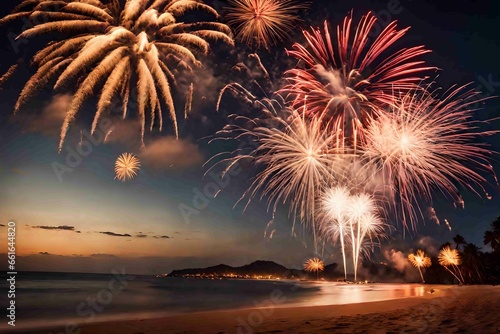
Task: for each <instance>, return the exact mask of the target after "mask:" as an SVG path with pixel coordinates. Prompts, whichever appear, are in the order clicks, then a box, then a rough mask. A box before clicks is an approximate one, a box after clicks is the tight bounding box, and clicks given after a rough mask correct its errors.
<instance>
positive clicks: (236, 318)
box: [16, 285, 500, 334]
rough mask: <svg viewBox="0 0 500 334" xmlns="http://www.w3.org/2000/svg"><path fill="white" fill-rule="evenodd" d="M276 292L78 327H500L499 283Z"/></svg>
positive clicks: (106, 331) (144, 333)
mask: <svg viewBox="0 0 500 334" xmlns="http://www.w3.org/2000/svg"><path fill="white" fill-rule="evenodd" d="M280 297H281V296H279V295H278V294H275V295H274V296H271V297H270V298H269V300H268V301H267V306H268V307H265V306H266V305H264V308H259V309H256V308H253V309H239V310H231V311H215V312H198V313H191V314H185V315H176V316H169V317H162V318H156V319H138V320H129V321H127V320H125V321H123V320H120V321H110V322H102V323H89V324H85V325H81V327H80V326H78V329H81V332H80V333H89V334H90V333H92V334H114V333H120V334H164V333H184V334H187V333H218V334H223V333H227V334H229V333H238V334H251V333H500V286H455V287H450V288H446V289H439V288H436V289H434V288H433V287H432V286H430V285H429V286H426V293H425V294H424V295H423V296H421V297H410V298H401V299H396V300H386V301H378V302H367V303H355V304H347V305H331V306H310V307H283V308H281V307H273V306H272V304H270V302H272V301H273V299H275V300H276V301H279V298H280ZM234 298H237V296H234ZM200 302H202V301H200ZM269 306H270V307H269ZM68 329H69V331H68ZM71 330H74V329H72V328H67V329H66V330H65V329H64V328H62V327H60V328H51V329H49V328H46V329H43V330H32V331H16V332H17V333H34V334H35V333H36V334H42V333H43V334H47V333H49V332H51V333H54V334H56V333H73V332H72V331H71ZM74 333H77V332H76V331H74Z"/></svg>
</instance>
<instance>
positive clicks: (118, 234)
mask: <svg viewBox="0 0 500 334" xmlns="http://www.w3.org/2000/svg"><path fill="white" fill-rule="evenodd" d="M97 233H100V234H105V235H109V236H111V237H132V236H131V235H130V234H128V233H125V234H120V233H115V232H109V231H107V232H97Z"/></svg>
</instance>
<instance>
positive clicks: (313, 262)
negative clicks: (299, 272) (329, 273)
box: [304, 257, 325, 280]
mask: <svg viewBox="0 0 500 334" xmlns="http://www.w3.org/2000/svg"><path fill="white" fill-rule="evenodd" d="M304 269H305V270H306V271H309V272H312V271H315V272H316V280H318V275H319V272H320V271H323V270H325V264H324V263H323V261H321V260H320V259H318V258H317V257H315V258H314V259H309V260H307V261H306V263H304Z"/></svg>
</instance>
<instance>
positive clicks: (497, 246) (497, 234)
mask: <svg viewBox="0 0 500 334" xmlns="http://www.w3.org/2000/svg"><path fill="white" fill-rule="evenodd" d="M483 242H484V244H485V245H489V246H490V247H491V248H493V250H494V251H495V252H496V251H499V250H500V216H499V217H498V218H497V219H496V220H495V221H494V222H492V223H491V231H486V232H484V240H483Z"/></svg>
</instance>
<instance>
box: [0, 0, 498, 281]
mask: <svg viewBox="0 0 500 334" xmlns="http://www.w3.org/2000/svg"><path fill="white" fill-rule="evenodd" d="M14 3H15V2H9V3H8V4H4V6H3V7H2V9H1V10H0V11H1V12H0V14H1V16H4V15H6V14H7V13H9V11H10V10H12V8H13V7H14ZM207 3H208V4H210V5H212V6H214V7H215V8H216V9H217V10H220V9H221V8H222V7H224V2H222V1H207ZM398 3H399V4H398ZM351 9H354V16H355V17H357V18H359V17H360V16H361V15H362V14H365V12H366V11H368V10H372V11H373V12H374V13H376V14H377V16H378V17H379V18H380V19H381V21H386V22H388V21H389V20H391V21H392V20H397V21H398V27H400V28H402V27H407V26H411V29H410V31H409V32H408V33H407V35H406V36H405V37H403V38H402V39H401V40H400V41H399V42H398V44H397V45H398V46H402V47H405V46H408V47H409V46H413V45H420V44H423V45H425V46H426V47H427V48H429V49H431V50H432V51H433V52H432V53H431V54H429V55H427V56H426V60H427V63H428V64H429V65H431V66H436V67H438V68H440V69H441V70H440V71H436V72H435V75H436V76H437V79H436V81H437V83H438V84H439V85H441V86H443V87H444V88H445V89H447V88H449V87H450V86H451V85H453V84H458V85H462V84H466V83H469V82H470V83H471V87H476V88H477V89H478V90H480V91H482V92H483V93H484V96H485V97H486V96H493V95H499V94H500V93H499V92H500V63H499V62H498V59H499V55H500V37H499V36H498V32H497V30H498V29H497V24H498V22H500V20H499V19H500V14H499V13H500V4H499V3H497V4H494V2H493V1H482V2H475V1H470V0H464V1H455V2H453V5H452V6H450V4H449V2H438V1H432V0H426V1H416V0H414V1H410V0H402V1H400V2H398V1H392V0H391V1H389V2H387V1H312V5H311V9H310V10H309V11H308V12H306V13H303V15H302V18H303V20H304V22H305V23H304V26H303V28H307V27H308V26H310V25H312V26H315V27H317V26H321V25H322V22H323V21H324V20H328V21H329V22H330V24H331V25H332V26H334V25H336V24H338V23H340V20H341V19H343V17H344V16H345V15H346V14H347V13H348V12H349V11H350V10H351ZM391 11H392V13H391ZM387 14H389V17H388V15H387ZM1 29H2V31H1V33H0V36H2V37H1V42H0V45H1V47H0V72H1V73H4V72H5V71H7V69H8V68H9V66H10V65H11V64H13V63H15V62H17V61H20V60H21V59H22V60H24V61H22V62H20V64H21V66H20V71H19V72H18V74H17V75H16V76H15V77H14V78H13V79H12V80H11V81H9V82H8V84H7V86H6V87H4V89H3V90H2V91H0V101H1V102H0V107H1V108H0V110H1V113H0V157H1V159H0V224H4V225H5V224H7V222H8V221H9V220H11V219H13V220H15V221H16V223H17V226H18V234H17V247H18V254H17V255H18V260H17V262H18V267H19V269H20V270H44V271H89V272H108V271H109V270H111V269H112V268H121V267H124V266H125V267H126V268H127V272H130V273H154V274H156V273H165V272H169V271H170V270H171V269H174V268H183V267H193V266H208V265H215V264H218V263H221V262H222V263H226V264H229V265H243V264H246V263H249V262H251V261H254V260H257V259H265V260H273V261H276V262H278V263H281V264H283V265H285V266H289V267H300V266H301V264H302V263H303V262H304V260H305V259H307V258H308V257H310V256H311V255H313V253H314V247H313V244H312V241H311V238H310V237H309V233H302V231H301V229H300V228H299V229H298V230H299V231H298V232H299V233H297V236H296V237H291V227H292V221H291V219H290V218H288V216H287V210H286V208H282V209H280V210H279V212H278V213H277V215H276V219H275V220H274V223H273V224H272V225H270V226H268V223H269V221H270V220H271V215H270V214H269V213H267V212H266V204H265V202H258V201H254V202H253V203H252V204H251V205H250V206H249V207H248V209H247V210H246V211H245V212H243V205H241V204H240V205H237V206H236V207H234V208H233V206H234V205H235V204H236V202H237V200H238V198H239V197H240V196H241V195H242V194H243V192H244V191H245V189H246V187H248V186H249V185H250V183H251V177H252V175H254V170H253V169H252V168H251V166H247V165H243V166H242V169H241V171H240V172H239V173H234V174H237V175H231V176H230V179H229V180H228V182H227V183H228V184H227V185H226V184H223V185H222V187H223V189H222V191H221V192H220V194H219V195H218V196H217V197H216V198H215V199H214V198H210V197H209V196H207V198H206V200H201V202H200V203H201V206H202V207H203V208H201V209H196V210H195V204H200V203H195V204H194V203H193V200H195V201H196V200H199V198H198V199H195V196H196V194H197V193H198V192H204V191H205V190H207V189H208V192H211V191H212V189H213V188H214V187H213V186H214V185H215V181H214V179H213V178H212V177H211V176H210V174H208V175H206V176H205V177H203V175H204V173H205V172H207V170H208V167H209V166H210V165H208V166H207V165H205V166H204V163H205V162H206V161H207V160H208V159H209V158H210V157H211V156H213V155H214V154H217V153H219V152H222V151H224V150H227V149H228V148H230V144H228V143H215V144H209V143H208V140H209V138H210V136H213V135H214V134H215V132H216V131H217V130H220V129H221V128H222V127H223V126H224V124H226V122H227V118H226V116H227V115H228V114H231V113H233V112H235V111H236V110H241V112H242V113H245V112H251V110H250V109H249V108H247V107H245V104H244V102H242V101H238V100H237V99H234V98H231V97H228V98H227V99H225V100H223V103H222V106H221V110H220V111H219V113H216V111H215V103H216V100H217V96H218V92H219V91H220V89H221V87H223V86H224V85H225V84H227V83H229V82H232V81H234V80H237V78H236V76H235V74H234V72H233V71H231V68H232V67H233V66H234V65H236V64H237V63H238V62H242V61H247V55H248V54H249V53H251V52H252V50H249V49H248V48H246V47H244V46H241V45H239V44H236V45H237V46H236V48H235V49H234V48H231V47H228V46H223V45H220V46H217V47H214V48H213V49H214V54H213V55H210V56H208V57H207V59H205V60H203V62H204V64H205V69H204V70H202V71H200V73H199V74H198V76H197V78H196V86H195V98H194V105H193V112H192V114H191V115H190V118H189V119H188V120H187V121H186V122H183V123H182V124H181V125H180V137H181V140H180V141H177V142H176V141H175V140H173V139H172V137H171V134H169V133H168V131H167V132H165V133H163V135H162V136H159V135H158V134H153V135H149V137H148V142H147V144H148V148H147V149H146V151H145V152H142V153H141V155H140V157H141V161H142V163H143V168H142V169H141V171H140V173H139V175H138V177H137V178H136V179H135V180H133V181H131V182H127V183H121V182H118V181H116V180H114V170H113V169H114V162H115V160H116V158H117V157H118V155H119V154H121V153H122V152H132V153H139V149H138V141H137V139H136V137H137V136H134V134H135V133H136V132H137V131H138V130H137V127H134V126H136V125H137V124H136V123H135V120H134V119H133V118H131V119H130V120H127V121H125V122H124V123H123V124H120V125H119V126H118V128H117V130H116V131H115V134H116V135H115V136H112V138H110V143H107V144H103V143H101V142H99V143H97V144H92V145H91V152H90V153H89V154H88V155H87V156H84V157H80V159H77V160H71V159H72V158H68V154H70V152H71V151H72V150H74V149H76V148H77V147H78V143H79V140H80V130H81V131H88V130H89V126H90V125H89V123H88V122H87V123H86V122H85V119H83V120H81V121H79V122H77V123H76V124H75V125H74V127H73V128H72V130H71V132H70V136H69V137H68V141H67V142H66V144H65V148H64V149H63V151H62V152H61V154H58V152H57V144H58V134H59V130H60V125H61V122H62V118H61V115H63V112H64V110H65V109H64V108H65V107H66V106H67V104H68V101H69V100H70V98H71V96H70V95H68V93H69V94H70V93H71V92H56V93H54V92H52V91H51V90H50V89H47V90H44V91H43V92H42V93H41V94H39V95H38V96H37V97H35V98H34V99H33V101H32V103H30V104H29V106H28V107H27V108H26V109H24V110H21V111H20V112H19V114H18V115H17V116H16V117H13V115H12V112H13V108H14V104H15V100H16V98H17V95H18V94H19V92H20V90H21V88H22V85H23V83H24V82H25V81H26V80H27V79H28V78H29V76H30V75H32V74H33V73H34V72H33V69H30V68H29V66H28V65H29V59H30V55H32V54H33V52H34V51H36V50H37V49H38V48H39V47H40V45H39V44H37V43H43V41H33V42H31V41H30V43H21V44H20V43H17V44H16V43H14V44H13V42H12V41H11V39H12V36H15V35H16V34H18V33H20V32H21V31H22V24H12V25H8V26H6V27H2V28H1ZM293 41H297V42H301V43H302V42H303V41H304V40H303V37H302V36H301V33H300V30H299V29H297V31H296V32H294V33H293V34H292V36H291V39H290V40H288V41H285V42H283V43H281V44H280V45H278V46H276V47H275V48H273V50H271V52H267V51H263V50H260V51H258V54H259V56H260V57H261V59H262V62H263V64H264V66H265V67H266V68H267V69H268V70H269V71H270V73H271V74H272V76H273V77H274V79H275V80H276V82H275V84H276V85H278V84H279V82H278V80H279V79H280V75H279V73H281V72H282V71H283V70H285V69H287V68H290V67H291V66H293V64H294V61H293V60H292V59H290V58H289V57H287V55H286V53H285V51H284V50H285V48H290V47H291V45H292V43H293ZM42 45H43V44H42ZM178 95H181V94H178ZM180 101H181V100H180ZM498 103H499V100H498V99H491V100H488V101H487V102H486V103H485V105H484V109H483V110H481V111H478V112H477V118H478V119H488V118H493V117H498V116H499V113H498V108H497V106H498ZM178 106H179V107H183V104H182V101H181V103H179V104H178ZM81 113H82V114H87V115H91V116H92V115H93V114H94V110H93V109H92V104H89V105H86V106H85V107H84V109H83V110H82V111H81ZM179 114H180V113H179ZM490 126H491V128H497V129H498V128H500V122H499V121H495V122H493V123H491V125H490ZM134 131H136V132H134ZM137 133H138V132H137ZM207 137H208V138H207ZM499 139H500V138H499V136H498V135H496V136H494V137H491V138H488V139H487V140H488V142H489V143H491V144H492V146H493V150H495V151H499V150H500V146H499V144H498V143H499ZM67 159H70V160H71V166H74V167H71V168H70V170H69V169H68V170H65V172H64V173H62V174H61V172H60V173H59V175H58V174H57V173H56V172H55V171H54V168H55V166H61V165H65V164H66V163H67ZM495 159H496V160H498V155H496V156H495ZM494 167H495V170H496V171H497V172H498V171H499V170H500V164H498V163H496V164H494ZM56 168H57V167H56ZM70 171H71V172H70ZM214 172H217V169H215V170H214ZM490 179H491V180H490ZM490 179H489V180H490V181H491V184H492V185H491V186H490V187H488V192H489V193H490V195H492V199H491V200H488V199H484V198H480V197H478V196H477V195H476V194H474V193H471V192H463V193H462V195H463V198H464V200H465V208H464V209H454V207H453V203H449V202H447V201H444V200H440V199H439V197H436V198H437V201H436V202H435V203H434V207H435V208H436V212H437V216H438V218H439V219H440V220H441V221H443V220H444V219H447V220H448V221H449V222H450V225H451V227H452V230H451V231H448V229H447V228H446V226H445V225H444V224H443V223H441V224H440V225H437V224H436V223H434V222H432V221H431V220H430V219H427V220H426V221H425V222H424V221H422V222H420V224H419V228H418V231H417V232H412V233H410V234H408V233H406V235H405V238H404V240H402V229H401V227H400V226H399V227H398V230H397V231H395V232H394V233H393V235H392V237H391V240H389V241H386V242H385V243H384V244H383V245H382V251H378V252H377V253H381V254H377V255H376V256H378V257H380V258H381V259H382V258H383V253H384V251H386V250H390V249H395V250H401V251H408V250H409V249H415V247H417V246H418V245H420V246H421V247H427V246H428V247H431V245H433V246H434V247H435V246H436V245H437V246H439V245H440V244H442V243H444V242H446V241H451V238H452V237H453V236H454V235H456V234H457V233H460V234H462V235H463V236H464V237H465V238H466V240H467V241H469V242H473V243H475V244H477V245H479V246H483V242H482V238H483V234H484V231H485V230H486V229H488V227H489V224H490V223H491V222H492V221H493V220H494V219H495V218H496V217H497V216H498V215H499V214H500V200H499V195H500V192H499V190H498V188H496V186H494V185H495V183H494V180H493V178H490ZM218 187H221V185H219V186H218ZM187 207H190V208H192V209H193V211H186V208H187ZM186 212H188V213H186ZM189 212H190V213H191V214H189ZM183 213H184V214H183ZM266 227H267V229H266ZM2 230H3V231H5V227H0V231H2ZM272 230H275V232H274V233H273V234H272V238H271V237H270V231H272ZM266 232H267V233H266ZM2 233H3V232H2ZM429 237H430V238H429ZM2 244H3V243H2ZM3 252H4V250H0V253H3ZM339 259H340V253H339V252H338V250H337V251H335V252H334V254H333V256H331V257H327V260H326V262H333V261H338V260H339ZM2 263H6V261H2ZM2 266H3V264H2Z"/></svg>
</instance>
